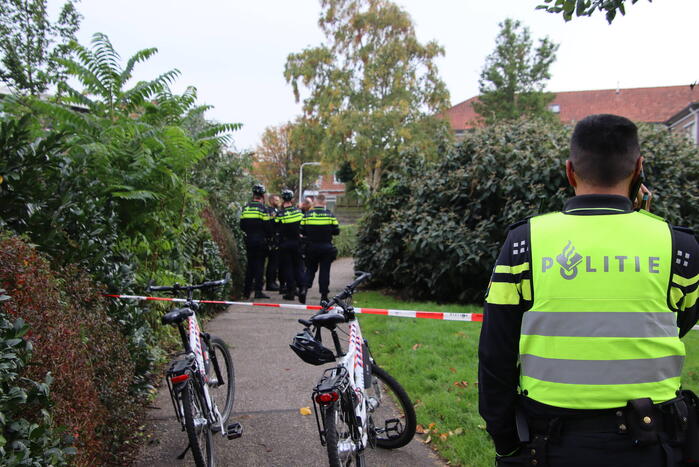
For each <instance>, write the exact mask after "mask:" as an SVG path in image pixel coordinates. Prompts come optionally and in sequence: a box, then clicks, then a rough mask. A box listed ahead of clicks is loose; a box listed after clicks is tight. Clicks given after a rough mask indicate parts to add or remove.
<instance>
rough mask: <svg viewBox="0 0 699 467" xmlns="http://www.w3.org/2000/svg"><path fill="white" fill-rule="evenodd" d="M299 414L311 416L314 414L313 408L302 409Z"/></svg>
mask: <svg viewBox="0 0 699 467" xmlns="http://www.w3.org/2000/svg"><path fill="white" fill-rule="evenodd" d="M299 413H300V414H301V415H310V414H312V413H313V412H311V408H310V407H301V408H300V409H299Z"/></svg>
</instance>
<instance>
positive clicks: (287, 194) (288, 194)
mask: <svg viewBox="0 0 699 467" xmlns="http://www.w3.org/2000/svg"><path fill="white" fill-rule="evenodd" d="M293 198H294V192H293V191H291V190H282V199H283V200H284V201H291V200H292V199H293Z"/></svg>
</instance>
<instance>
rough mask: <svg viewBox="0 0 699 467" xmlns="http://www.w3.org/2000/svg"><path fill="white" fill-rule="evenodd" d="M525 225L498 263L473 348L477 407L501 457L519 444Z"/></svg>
mask: <svg viewBox="0 0 699 467" xmlns="http://www.w3.org/2000/svg"><path fill="white" fill-rule="evenodd" d="M530 264H531V260H530V249H529V223H528V222H523V223H520V224H519V225H516V226H514V227H513V228H512V229H511V230H510V232H509V234H508V236H507V240H505V245H504V246H503V247H502V250H501V251H500V256H499V257H498V259H497V262H496V265H495V268H494V270H493V275H492V277H491V281H490V284H489V285H488V293H487V295H486V301H485V306H484V317H483V326H482V328H481V337H480V343H479V348H478V357H479V363H478V380H479V384H478V395H479V399H478V406H479V411H480V414H481V416H482V417H483V419H484V420H485V421H486V429H487V430H488V433H490V435H491V436H492V438H493V441H494V442H495V450H496V451H497V453H498V454H500V455H505V454H508V453H510V452H512V451H513V450H514V449H516V448H517V447H518V446H519V439H518V437H517V432H516V428H515V403H516V400H517V386H518V384H519V368H518V364H517V363H518V357H519V337H520V328H521V324H522V315H523V313H524V312H525V311H526V310H527V309H529V307H530V306H531V300H532V289H531V266H530Z"/></svg>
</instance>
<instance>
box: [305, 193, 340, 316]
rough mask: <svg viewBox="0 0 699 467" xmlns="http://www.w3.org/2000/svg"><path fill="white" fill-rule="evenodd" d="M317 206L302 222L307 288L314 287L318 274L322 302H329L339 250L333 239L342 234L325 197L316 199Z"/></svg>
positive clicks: (319, 196) (321, 196) (320, 196)
mask: <svg viewBox="0 0 699 467" xmlns="http://www.w3.org/2000/svg"><path fill="white" fill-rule="evenodd" d="M314 204H315V205H314V206H313V207H312V208H311V209H309V210H308V212H307V213H306V215H305V216H304V218H303V220H302V221H301V235H303V237H304V241H305V242H306V284H305V285H306V288H307V289H310V288H311V286H312V285H313V278H314V277H315V274H316V271H317V270H318V269H319V268H320V271H319V272H318V286H319V289H320V296H321V298H320V301H321V302H323V301H327V300H328V292H329V290H330V264H331V263H332V262H333V261H334V260H335V258H336V257H337V249H336V248H335V247H334V246H333V244H332V237H333V236H334V235H338V234H339V233H340V225H339V224H338V222H337V219H336V218H335V215H334V214H333V213H332V212H330V211H328V210H327V209H326V208H325V195H323V194H322V193H321V194H319V195H318V196H317V197H316V200H315V203H314Z"/></svg>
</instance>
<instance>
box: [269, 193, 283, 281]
mask: <svg viewBox="0 0 699 467" xmlns="http://www.w3.org/2000/svg"><path fill="white" fill-rule="evenodd" d="M279 206H280V200H279V196H277V195H272V196H270V197H269V206H267V213H268V214H269V217H270V221H271V223H272V227H271V229H270V234H269V237H268V238H267V271H266V273H265V279H266V281H267V287H266V289H267V290H270V291H272V292H275V291H277V290H279V283H278V282H277V277H278V276H279V231H278V229H277V224H276V222H274V218H275V217H276V216H277V214H279Z"/></svg>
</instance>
